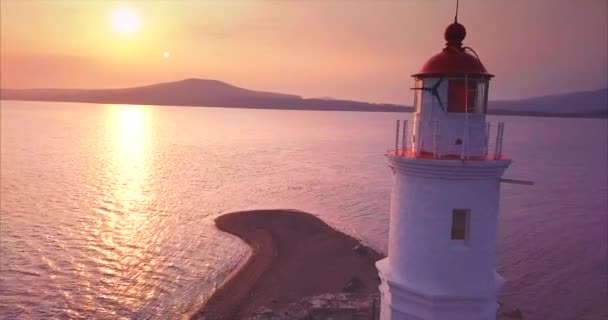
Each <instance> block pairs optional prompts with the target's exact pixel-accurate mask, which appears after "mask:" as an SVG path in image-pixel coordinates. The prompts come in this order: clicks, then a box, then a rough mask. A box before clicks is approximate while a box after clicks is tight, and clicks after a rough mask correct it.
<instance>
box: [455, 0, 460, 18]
mask: <svg viewBox="0 0 608 320" xmlns="http://www.w3.org/2000/svg"><path fill="white" fill-rule="evenodd" d="M458 2H460V1H459V0H456V15H454V22H458Z"/></svg>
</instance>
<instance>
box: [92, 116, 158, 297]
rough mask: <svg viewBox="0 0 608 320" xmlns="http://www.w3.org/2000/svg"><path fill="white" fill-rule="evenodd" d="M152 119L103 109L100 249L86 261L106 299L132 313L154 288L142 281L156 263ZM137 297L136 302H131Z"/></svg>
mask: <svg viewBox="0 0 608 320" xmlns="http://www.w3.org/2000/svg"><path fill="white" fill-rule="evenodd" d="M152 120H153V113H152V111H151V109H150V107H146V106H134V105H109V106H108V113H107V126H106V128H107V134H106V138H105V141H104V144H105V148H104V149H105V154H104V155H102V156H100V157H99V159H100V160H101V161H104V162H105V164H103V165H102V166H101V167H102V168H104V169H103V171H104V172H103V173H100V174H102V175H103V178H102V179H103V180H102V181H103V184H102V189H103V192H102V193H101V194H100V199H99V200H98V204H99V205H100V208H99V210H98V212H99V213H100V220H101V221H100V222H101V223H99V224H97V225H96V229H97V230H95V231H94V233H96V234H97V236H98V239H100V240H101V245H100V246H99V247H97V248H90V249H92V250H91V252H94V253H96V254H95V255H94V256H93V257H91V258H92V259H94V260H95V261H96V265H100V266H105V267H103V268H100V269H99V272H101V273H102V275H103V282H104V287H106V291H105V292H101V294H102V295H103V296H104V297H105V298H106V299H112V300H114V301H115V302H117V303H120V304H121V305H123V306H125V307H127V308H129V309H138V308H140V307H141V303H142V302H143V301H142V299H141V297H148V298H149V297H153V296H154V295H155V291H156V290H157V287H158V285H157V284H156V283H155V280H154V279H151V278H150V277H149V276H148V275H149V274H150V272H149V271H150V270H151V269H154V268H155V267H157V266H156V264H157V262H155V261H156V260H158V259H154V255H153V254H151V251H154V248H155V247H156V246H158V244H157V243H155V239H156V237H155V234H156V232H155V229H156V228H157V226H155V225H154V221H155V219H154V217H153V216H151V215H152V214H153V213H151V212H150V210H149V208H150V206H151V203H152V202H153V201H154V199H155V195H154V192H153V190H152V188H151V186H152V183H153V178H154V174H153V173H154V168H155V163H154V159H155V158H154V157H153V156H152V155H153V152H154V146H155V143H154V132H153V130H152V129H153V127H152V125H151V124H152ZM135 297H139V298H140V299H135Z"/></svg>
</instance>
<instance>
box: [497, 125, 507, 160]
mask: <svg viewBox="0 0 608 320" xmlns="http://www.w3.org/2000/svg"><path fill="white" fill-rule="evenodd" d="M504 136H505V123H504V122H501V123H500V147H499V152H498V155H499V156H500V157H502V144H503V141H504Z"/></svg>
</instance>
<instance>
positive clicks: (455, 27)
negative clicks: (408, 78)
mask: <svg viewBox="0 0 608 320" xmlns="http://www.w3.org/2000/svg"><path fill="white" fill-rule="evenodd" d="M465 36H466V29H465V28H464V26H463V25H461V24H460V23H458V22H454V23H452V24H451V25H449V26H448V27H447V29H446V30H445V34H444V37H445V40H446V41H447V43H446V47H445V48H444V49H443V51H441V52H440V53H438V54H436V55H434V56H433V57H432V58H431V59H429V60H428V61H427V62H426V63H425V64H424V66H423V67H422V70H420V72H418V73H416V74H414V75H413V76H414V77H428V76H438V75H442V76H464V75H465V74H466V75H469V76H477V77H487V78H491V77H493V76H494V75H492V74H490V73H488V71H487V70H486V68H485V67H484V66H483V64H482V63H481V61H480V60H479V58H478V57H477V55H476V54H475V55H472V54H470V53H468V52H467V51H466V49H469V50H471V51H472V52H473V53H474V51H473V50H472V49H470V48H468V47H464V48H463V47H462V40H464V37H465Z"/></svg>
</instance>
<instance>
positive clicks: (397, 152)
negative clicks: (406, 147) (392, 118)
mask: <svg viewBox="0 0 608 320" xmlns="http://www.w3.org/2000/svg"><path fill="white" fill-rule="evenodd" d="M400 122H401V120H397V128H396V130H395V155H396V156H397V155H399V123H400Z"/></svg>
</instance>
